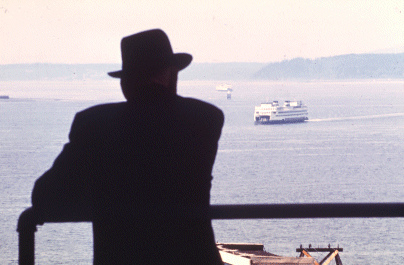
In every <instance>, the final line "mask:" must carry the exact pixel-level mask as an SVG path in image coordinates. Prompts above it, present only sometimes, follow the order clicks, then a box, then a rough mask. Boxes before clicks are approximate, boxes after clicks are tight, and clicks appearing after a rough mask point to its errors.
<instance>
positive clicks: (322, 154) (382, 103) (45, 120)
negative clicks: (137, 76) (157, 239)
mask: <svg viewBox="0 0 404 265" xmlns="http://www.w3.org/2000/svg"><path fill="white" fill-rule="evenodd" d="M229 83H230V84H232V85H233V88H234V90H233V93H232V99H231V100H227V99H226V93H223V92H218V91H216V90H215V86H216V85H217V84H218V82H216V81H209V82H208V81H195V82H190V81H189V82H188V81H187V82H180V83H179V94H181V95H183V96H190V97H195V98H199V99H202V100H205V101H208V102H211V103H213V104H215V105H216V106H218V107H220V108H221V109H222V110H223V111H224V113H225V116H226V122H225V126H224V128H223V134H222V137H221V139H220V143H219V151H218V155H217V159H216V163H215V166H214V181H213V187H212V196H211V202H212V204H249V203H311V202H404V173H403V172H404V166H403V165H404V163H403V162H404V161H403V160H404V159H403V154H404V81H403V80H401V81H377V80H376V81H360V82H353V81H352V82H351V81H350V82H348V81H344V82H301V83H298V82H229ZM0 94H1V95H2V94H6V95H9V96H10V99H9V100H0V165H1V166H0V178H1V181H0V218H1V221H0V264H17V257H18V235H17V233H16V231H15V229H16V224H17V219H18V216H19V214H20V213H21V212H22V211H23V210H24V209H25V208H27V207H29V206H30V195H31V190H32V187H33V184H34V181H35V179H36V178H38V177H39V176H40V175H41V174H42V173H43V172H44V171H45V170H47V169H48V168H49V167H50V166H51V164H52V162H53V160H54V158H55V157H56V156H57V154H58V153H59V152H60V151H61V149H62V146H63V144H64V143H65V142H66V141H67V135H68V132H69V129H70V125H71V122H72V120H73V117H74V114H75V113H76V112H77V111H79V110H81V109H83V108H86V107H88V106H91V105H95V104H98V103H103V102H110V101H121V100H123V97H122V96H121V93H120V89H119V82H117V81H116V80H112V81H83V82H50V81H49V82H0ZM287 99H291V100H293V99H296V100H303V101H304V102H305V103H306V104H307V105H308V107H309V118H310V120H309V121H308V122H305V123H299V124H285V125H269V126H268V125H267V126H263V125H259V126H255V125H254V123H253V111H254V106H255V105H259V104H260V103H261V102H264V101H266V100H280V101H283V100H287ZM213 224H214V229H215V235H216V240H217V241H218V242H250V243H263V244H264V245H265V249H266V250H267V251H269V252H272V253H275V254H278V255H284V256H297V255H298V254H297V253H296V252H295V249H296V248H297V247H299V246H300V244H303V245H305V246H308V244H312V245H313V246H320V247H325V246H327V245H328V244H331V245H332V246H338V245H339V246H340V247H342V248H344V251H343V252H342V253H341V259H342V262H343V263H344V264H403V263H404V250H403V249H404V219H403V218H392V219H376V218H369V219H361V218H354V219H315V220H312V219H311V220H309V219H307V220H306V219H304V220H303V219H302V220H299V219H296V220H215V221H213ZM315 257H317V259H318V260H321V259H322V257H324V255H320V254H319V255H315ZM36 260H37V263H38V264H91V262H92V231H91V225H90V224H87V223H80V224H46V225H44V226H39V227H38V232H37V233H36Z"/></svg>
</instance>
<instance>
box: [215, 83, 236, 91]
mask: <svg viewBox="0 0 404 265" xmlns="http://www.w3.org/2000/svg"><path fill="white" fill-rule="evenodd" d="M231 88H232V86H231V85H229V84H220V85H217V86H216V90H217V91H223V92H227V91H232V89H231Z"/></svg>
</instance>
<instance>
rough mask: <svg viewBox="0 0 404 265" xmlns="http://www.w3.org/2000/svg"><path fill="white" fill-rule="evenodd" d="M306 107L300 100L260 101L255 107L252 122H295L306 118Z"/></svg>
mask: <svg viewBox="0 0 404 265" xmlns="http://www.w3.org/2000/svg"><path fill="white" fill-rule="evenodd" d="M308 119H309V118H308V109H307V106H306V105H304V104H303V103H302V101H289V100H287V101H285V103H284V104H283V106H280V105H279V103H278V101H273V102H266V103H262V104H261V106H257V107H255V112H254V124H256V125H257V124H279V123H296V122H304V121H306V120H308Z"/></svg>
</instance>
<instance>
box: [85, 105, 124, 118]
mask: <svg viewBox="0 0 404 265" xmlns="http://www.w3.org/2000/svg"><path fill="white" fill-rule="evenodd" d="M125 105H126V102H117V103H105V104H99V105H94V106H91V107H88V108H86V109H84V110H81V111H79V112H78V113H77V115H79V116H104V115H105V114H107V113H114V112H116V111H119V110H121V109H123V108H124V107H125Z"/></svg>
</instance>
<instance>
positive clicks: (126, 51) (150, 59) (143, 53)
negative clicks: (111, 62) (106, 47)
mask: <svg viewBox="0 0 404 265" xmlns="http://www.w3.org/2000/svg"><path fill="white" fill-rule="evenodd" d="M121 51H122V69H123V70H124V71H127V72H129V73H133V72H134V71H135V72H137V73H140V72H143V74H144V75H147V74H152V72H153V71H158V70H160V69H162V68H163V67H165V66H167V65H168V64H169V62H170V61H171V59H172V56H173V50H172V48H171V45H170V41H169V40H168V37H167V35H166V34H165V33H164V32H163V31H161V30H150V31H145V32H141V33H138V34H134V35H131V36H128V37H125V38H123V39H122V41H121Z"/></svg>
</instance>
